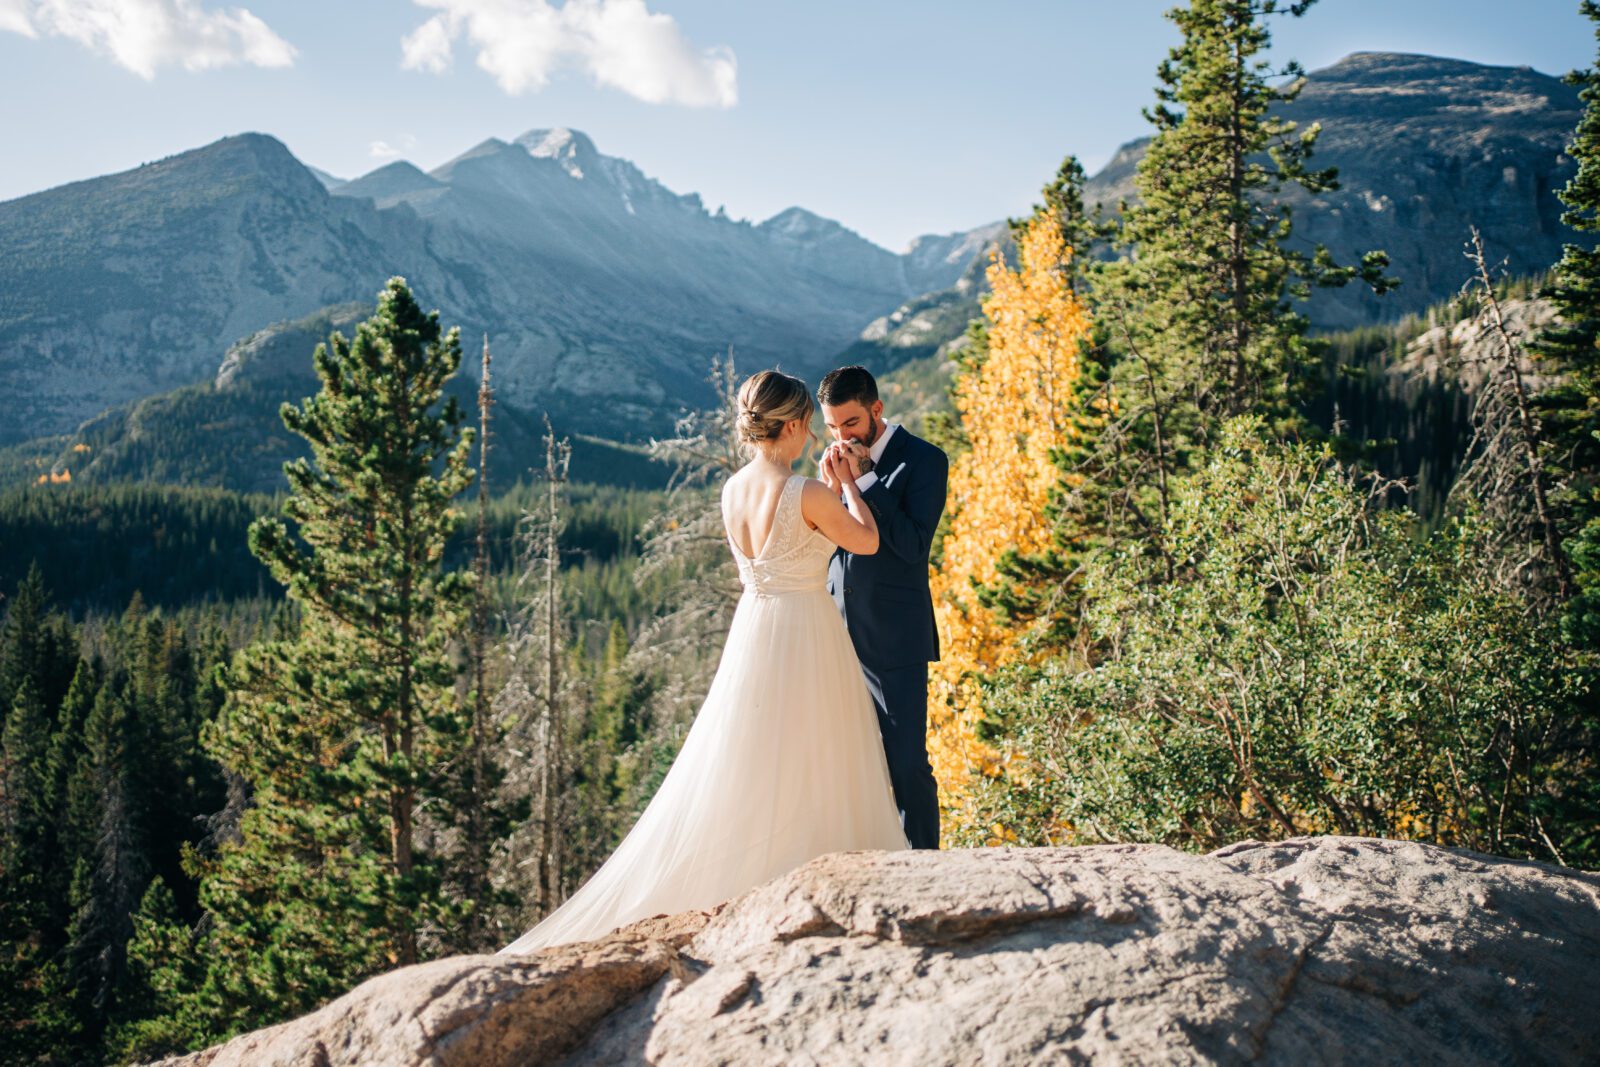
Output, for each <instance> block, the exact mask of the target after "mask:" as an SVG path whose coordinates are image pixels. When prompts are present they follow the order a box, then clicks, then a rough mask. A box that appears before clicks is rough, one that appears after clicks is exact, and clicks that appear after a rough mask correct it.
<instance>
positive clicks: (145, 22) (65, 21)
mask: <svg viewBox="0 0 1600 1067" xmlns="http://www.w3.org/2000/svg"><path fill="white" fill-rule="evenodd" d="M0 30H9V31H11V32H12V33H20V34H23V35H24V36H27V37H65V38H67V39H68V40H72V41H76V42H78V43H79V44H81V45H83V46H84V47H85V48H88V49H89V50H90V51H92V52H96V53H98V54H100V55H104V56H108V57H109V58H110V59H112V60H113V61H114V62H116V63H117V64H118V65H120V66H122V67H126V68H127V69H128V70H131V71H133V73H135V74H137V75H139V76H140V77H141V78H145V79H149V78H153V77H155V73H156V70H157V69H158V68H160V67H166V66H180V67H183V68H184V69H185V70H210V69H212V68H214V67H227V66H234V65H237V64H240V63H244V64H249V65H251V66H256V67H287V66H290V65H292V64H293V63H294V56H295V49H294V46H293V45H291V44H290V43H289V42H288V41H285V40H284V39H283V38H282V37H279V36H278V35H277V34H276V33H274V32H273V31H272V29H271V27H269V26H268V25H267V24H266V23H265V22H262V21H261V20H260V19H259V18H257V17H256V16H255V15H252V14H251V13H250V12H249V11H248V10H246V9H245V8H242V7H236V8H230V9H228V10H225V11H210V10H207V9H205V8H203V7H201V6H200V5H199V3H198V2H197V0H0Z"/></svg>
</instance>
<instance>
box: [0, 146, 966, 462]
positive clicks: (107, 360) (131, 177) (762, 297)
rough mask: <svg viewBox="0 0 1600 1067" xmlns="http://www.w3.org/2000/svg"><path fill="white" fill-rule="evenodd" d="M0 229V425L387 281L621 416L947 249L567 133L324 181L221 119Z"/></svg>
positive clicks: (197, 374) (822, 349) (71, 410)
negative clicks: (5, 403)
mask: <svg viewBox="0 0 1600 1067" xmlns="http://www.w3.org/2000/svg"><path fill="white" fill-rule="evenodd" d="M938 240H939V241H943V242H944V243H945V244H947V245H950V244H952V242H953V243H954V244H959V237H957V238H954V239H947V238H941V239H938ZM0 248H3V249H4V250H5V253H6V254H5V255H4V256H3V257H0V389H4V390H5V391H6V392H7V393H8V395H12V396H15V397H18V398H19V401H20V402H19V405H18V416H19V417H18V418H17V419H16V420H14V421H11V422H8V424H7V425H5V426H4V427H0V444H5V443H9V442H14V441H17V440H21V439H24V438H29V437H39V436H45V435H49V434H59V433H65V432H68V431H70V430H71V429H72V428H73V427H75V426H76V425H77V424H78V423H80V422H81V421H83V420H84V419H87V418H89V417H91V416H93V415H95V414H96V413H98V412H101V411H103V410H106V409H108V408H111V407H114V406H116V405H118V404H121V403H125V402H128V401H130V400H133V399H135V398H138V397H143V396H148V395H151V394H153V393H157V392H161V391H163V390H168V389H171V388H174V387H177V386H182V385H188V384H192V383H195V382H198V381H200V380H203V379H205V378H207V377H209V376H210V375H211V373H212V372H213V371H214V369H215V367H216V365H217V362H218V359H219V358H220V356H221V355H222V353H223V352H224V351H225V350H226V349H227V348H228V346H229V345H230V344H231V343H232V342H233V341H235V340H237V339H239V338H241V337H245V336H247V335H249V334H250V333H252V332H254V331H256V330H258V329H261V328H263V327H265V326H267V325H269V324H271V323H275V322H282V321H292V320H294V319H297V318H300V317H302V316H305V315H308V314H311V313H314V312H316V311H318V310H319V309H322V308H326V307H330V306H333V305H337V304H341V303H345V302H349V301H361V302H364V301H370V300H371V299H373V297H374V295H375V294H376V293H377V291H378V290H379V288H381V286H382V285H383V283H384V281H385V280H386V279H387V278H388V277H390V276H392V275H395V274H400V275H403V276H405V277H406V278H407V279H408V280H409V281H410V282H411V283H412V285H413V288H414V289H415V291H416V292H417V294H418V297H419V299H420V300H421V301H422V302H423V303H424V305H425V306H429V307H438V308H440V310H441V312H442V318H443V320H444V322H445V323H447V324H452V325H454V324H459V325H460V326H461V327H462V329H463V334H464V335H465V336H466V337H468V338H473V339H476V338H477V337H480V336H482V335H483V334H488V335H490V336H491V337H492V338H493V340H494V343H495V347H496V352H497V355H498V357H499V362H498V366H499V368H500V370H501V376H500V382H501V386H502V391H503V394H504V395H505V396H506V397H507V399H509V400H513V401H519V402H522V403H523V404H524V405H525V406H528V407H530V408H533V407H539V408H546V409H550V410H553V411H556V412H559V413H562V414H565V415H567V416H569V421H571V420H576V421H578V422H581V423H582V424H584V425H585V427H586V428H592V429H597V430H602V431H606V432H612V433H627V432H629V431H632V432H633V434H634V435H638V434H640V433H645V432H650V431H652V430H655V431H659V430H661V429H662V428H664V427H665V426H666V425H668V424H669V423H670V419H671V417H672V414H673V412H674V411H675V410H676V409H677V408H679V407H680V406H682V405H685V404H692V403H697V402H701V401H703V400H704V399H705V395H706V393H707V390H706V388H705V386H704V378H705V372H706V368H707V367H708V365H709V362H710V359H711V357H712V356H713V355H716V354H718V353H721V352H725V351H726V350H727V348H728V347H729V346H730V345H731V346H732V347H733V348H734V349H735V350H736V351H737V352H738V353H739V354H740V356H741V362H744V363H745V364H746V365H754V364H776V363H782V364H784V365H786V366H790V367H793V368H795V369H797V370H802V371H807V372H809V371H812V370H814V369H815V368H816V367H818V366H820V365H821V364H822V363H823V362H826V361H827V359H828V358H830V357H831V356H832V355H834V354H836V353H837V352H838V351H839V349H841V348H842V347H844V345H845V344H847V343H848V342H849V339H850V338H851V337H852V336H853V335H854V333H855V331H856V330H857V329H859V326H860V324H861V322H863V321H866V320H868V319H870V318H872V317H873V316H875V315H878V314H881V313H883V312H884V311H887V310H889V309H890V308H892V307H893V306H894V305H895V304H897V303H898V302H899V301H901V300H903V299H905V297H907V296H909V295H911V294H912V293H913V292H915V291H918V289H920V288H921V287H925V286H927V285H929V284H930V283H931V284H941V285H942V284H948V283H949V282H950V281H953V280H954V278H955V277H956V276H957V275H958V274H959V273H960V270H961V267H962V266H963V265H964V264H960V263H956V264H954V265H950V264H947V263H944V262H943V261H942V260H941V258H940V257H939V256H938V255H936V254H930V253H929V251H928V248H926V247H925V248H923V250H922V251H921V253H920V254H911V255H907V256H897V255H895V254H894V253H891V252H888V251H886V250H884V249H881V248H878V247H877V246H875V245H873V244H871V243H870V242H868V241H866V240H865V239H864V238H861V237H859V236H858V235H856V234H854V233H853V232H851V231H849V230H847V229H845V228H844V227H842V226H840V225H838V224H837V223H833V222H830V221H828V220H824V219H821V218H820V217H818V216H815V215H813V214H811V213H809V212H804V211H801V210H800V209H794V210H792V211H789V212H785V213H783V214H781V215H779V216H777V217H775V218H774V219H772V220H768V222H767V223H765V224H763V225H761V226H756V225H752V224H749V223H746V222H735V221H733V220H729V219H727V218H726V217H725V216H719V215H713V214H712V213H710V212H708V211H706V210H705V208H704V207H703V205H702V204H701V203H700V199H699V197H698V196H696V195H694V194H688V195H683V196H680V195H678V194H676V193H673V192H671V191H670V190H668V189H666V188H665V187H664V186H662V185H661V184H660V183H658V182H656V181H654V180H653V179H650V178H648V177H647V176H645V175H644V174H643V173H642V172H640V171H639V170H638V168H637V167H635V166H634V165H633V164H631V163H628V162H627V161H625V160H620V159H615V158H612V157H608V156H604V155H601V154H600V153H599V152H598V151H597V150H596V149H595V147H594V145H593V143H592V142H590V141H589V139H588V138H587V137H584V136H583V135H582V134H581V133H578V132H576V131H568V130H537V131H531V132H529V133H528V134H525V135H524V136H522V137H520V138H517V139H516V140H515V141H509V142H508V141H501V140H497V139H491V140H488V141H485V142H483V143H482V144H480V145H478V146H476V147H474V148H473V149H470V150H469V151H467V152H465V153H463V154H461V155H460V156H458V157H456V158H455V159H452V160H450V161H449V162H447V163H445V164H444V165H442V166H440V167H437V168H435V169H434V170H433V171H432V172H431V173H423V172H422V171H420V170H419V169H417V168H416V167H414V166H412V165H410V164H408V163H404V162H396V163H391V164H389V165H387V166H385V167H381V168H378V169H377V170H376V171H374V172H372V173H370V174H367V175H363V176H361V177H358V178H356V179H354V180H352V181H347V182H341V181H338V180H337V179H332V178H331V176H328V175H318V174H315V173H313V172H312V171H311V170H310V169H308V168H306V167H305V166H304V165H302V164H301V163H300V162H299V161H298V160H296V159H295V158H294V156H293V155H292V154H291V153H290V152H289V151H288V150H287V149H286V148H285V147H284V146H283V145H282V144H281V143H280V142H278V141H277V140H275V139H273V138H271V137H268V136H265V135H261V134H243V135H239V136H236V137H230V138H225V139H223V140H222V141H218V142H216V143H214V144H212V145H208V146H206V147H204V148H200V149H196V150H194V151H191V152H185V153H182V154H180V155H177V156H174V157H171V158H169V159H165V160H162V161H160V162H157V163H151V164H147V165H145V166H142V167H139V168H137V169H135V170H132V171H127V172H124V173H122V174H116V175H110V176H107V177H104V178H96V179H91V180H89V181H85V182H78V183H74V184H71V185H67V186H62V187H60V188H57V189H52V190H47V191H45V192H42V193H37V194H34V195H32V196H28V197H22V198H20V199H17V200H13V201H9V202H7V203H3V204H0ZM306 355H307V358H308V359H309V352H308V353H306Z"/></svg>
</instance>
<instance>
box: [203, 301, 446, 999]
mask: <svg viewBox="0 0 1600 1067" xmlns="http://www.w3.org/2000/svg"><path fill="white" fill-rule="evenodd" d="M314 360H315V365H316V371H317V375H318V377H319V378H320V379H321V382H322V391H321V392H320V393H319V394H318V395H316V396H314V397H312V398H310V399H308V400H307V401H306V402H305V403H304V404H303V405H302V406H301V407H299V408H296V407H294V406H292V405H285V406H284V408H283V419H284V423H285V425H286V426H288V427H289V429H291V430H293V431H294V432H295V433H297V434H299V435H300V436H302V437H304V438H305V439H306V440H307V442H309V444H310V448H311V453H312V457H311V459H310V460H309V461H308V460H306V459H300V460H297V461H295V462H292V463H289V464H286V465H285V468H284V472H285V474H286V475H287V477H288V480H289V484H290V487H291V490H292V491H291V494H290V496H289V497H288V499H287V500H286V501H285V503H284V505H283V513H284V516H285V517H286V518H288V519H289V520H290V521H292V522H293V523H294V524H295V526H296V531H295V533H294V534H291V533H290V531H289V529H288V527H287V526H285V524H284V523H283V522H282V521H279V520H277V519H261V520H258V521H257V522H256V523H255V524H254V525H252V527H251V530H250V544H251V550H252V552H254V553H255V554H256V555H257V556H258V557H259V558H260V559H261V560H262V561H263V562H265V563H266V564H267V566H268V567H269V568H270V570H271V572H272V574H273V576H274V577H275V578H277V579H278V580H279V581H280V582H282V583H283V584H284V585H285V586H286V587H287V593H288V595H289V597H290V598H291V599H292V600H293V601H294V602H296V603H297V604H298V605H299V606H300V608H301V611H302V617H301V623H300V628H299V631H298V633H297V634H296V635H294V636H293V637H290V638H282V639H278V640H272V641H267V642H263V643H261V644H258V645H256V646H253V647H252V648H250V649H249V650H247V651H246V652H245V653H243V654H241V655H240V657H239V658H238V660H237V661H236V662H235V664H234V666H233V667H232V668H231V671H230V683H231V690H232V691H231V699H230V703H229V705H228V707H227V708H226V710H225V712H224V714H223V716H222V718H221V719H220V720H219V726H218V728H217V729H215V730H212V731H209V733H210V749H211V751H212V752H213V753H214V754H215V755H216V757H217V758H218V759H219V760H220V761H221V762H222V764H223V765H224V766H225V767H226V768H227V769H228V770H230V771H232V772H233V773H235V774H237V775H239V776H240V778H241V779H242V780H243V781H244V782H245V783H247V784H248V787H249V789H250V790H251V794H252V795H251V807H250V808H249V810H247V811H246V812H245V813H244V814H243V816H242V818H241V821H240V825H239V836H238V838H237V840H235V841H232V842H229V843H226V844H224V845H223V846H222V847H221V849H220V851H219V853H218V854H217V856H216V857H215V858H213V859H212V860H210V861H208V862H205V863H204V864H202V865H200V866H199V868H198V869H199V870H200V871H201V872H202V873H203V875H204V884H203V886H202V890H201V902H202V904H203V906H204V907H205V908H206V909H207V910H208V911H209V912H211V913H212V916H213V919H214V920H215V926H214V928H213V934H212V936H211V939H210V944H209V945H208V951H209V952H210V953H211V956H212V959H213V960H214V962H215V963H216V967H215V968H214V969H213V979H212V981H213V982H214V984H215V985H216V986H217V987H218V990H219V991H220V992H219V994H218V997H219V1000H220V1001H221V1002H222V1003H223V1004H225V1005H226V1008H225V1010H226V1011H227V1013H228V1015H227V1018H226V1019H224V1020H222V1023H223V1025H224V1026H226V1027H237V1026H241V1025H258V1024H260V1023H261V1022H265V1021H269V1020H271V1019H276V1018H280V1017H282V1016H284V1015H288V1014H293V1013H295V1012H297V1011H301V1010H304V1009H305V1008H307V1007H309V1006H311V1005H313V1004H315V1003H317V1002H319V1001H321V1000H323V999H325V998H326V997H328V996H330V995H333V994H335V993H338V992H343V991H344V990H345V989H346V988H348V987H349V985H350V984H352V983H353V982H354V981H356V980H358V979H360V978H362V977H365V976H367V975H369V974H372V973H374V972H375V971H377V970H379V969H381V968H382V967H383V966H385V965H393V964H404V963H411V962H415V961H416V960H417V959H418V958H419V957H420V955H421V952H422V948H421V946H420V945H419V932H420V931H421V930H423V929H424V928H427V927H431V926H438V925H445V926H448V925H450V924H451V923H453V922H454V921H455V918H456V917H457V915H458V913H459V907H458V906H454V905H452V904H451V902H450V901H449V900H448V899H447V898H446V895H445V894H444V893H443V892H442V888H441V887H442V872H441V870H440V868H439V864H438V862H437V857H435V856H434V855H432V854H430V853H429V852H428V851H427V850H426V849H425V848H424V847H423V842H422V840H421V838H420V837H419V826H418V821H419V816H418V811H419V807H420V806H421V804H422V803H423V801H425V800H426V799H428V798H430V797H433V796H436V795H438V794H439V793H441V792H442V791H444V790H446V789H447V783H446V782H445V780H444V779H445V777H446V775H447V772H448V768H449V766H450V761H451V760H452V759H454V758H455V757H456V756H458V755H459V754H460V752H461V751H462V748H463V746H464V743H465V741H466V738H467V734H468V731H467V728H466V723H465V721H464V717H463V715H462V711H461V708H460V707H459V703H458V701H457V699H456V696H455V694H454V692H453V683H454V679H455V669H454V665H453V663H452V661H451V654H450V652H451V650H450V647H449V645H450V641H451V639H452V637H453V635H455V634H456V633H458V632H459V631H460V629H461V627H462V624H463V622H464V620H465V617H466V608H467V603H468V596H469V593H470V588H471V583H470V579H469V578H468V576H466V575H464V574H460V573H446V572H445V571H444V570H443V568H442V565H441V563H442V557H443V553H444V549H445V544H446V541H447V539H448V538H449V537H450V535H451V533H452V532H453V531H454V530H455V528H456V526H457V525H458V523H459V518H460V516H459V514H458V512H457V510H456V508H455V507H453V506H452V503H451V502H452V500H453V499H454V498H455V497H456V495H457V494H459V493H460V492H461V491H462V490H463V489H464V488H465V487H466V486H467V484H468V483H469V482H470V480H471V478H472V472H471V470H470V468H469V467H468V465H467V464H468V459H469V457H470V454H471V446H472V440H473V435H472V431H471V430H470V429H468V430H465V431H463V430H462V429H461V422H462V414H461V411H460V409H459V407H458V406H457V405H456V403H455V402H454V401H453V400H448V401H446V402H445V403H444V404H443V406H442V407H440V406H439V405H440V400H441V397H442V393H443V387H444V384H445V382H446V380H447V379H448V378H449V377H450V375H452V374H453V373H454V372H455V370H456V368H457V366H458V365H459V363H460V360H461V349H460V343H459V339H458V336H457V333H456V331H454V330H452V331H450V332H449V333H444V332H443V331H442V330H441V329H440V326H439V322H438V315H437V313H431V314H425V313H423V311H422V310H421V309H420V308H419V307H418V305H417V303H416V302H415V300H414V299H413V297H412V295H411V292H410V290H409V289H408V288H407V286H406V284H405V282H404V280H403V279H399V278H394V279H391V280H390V282H389V283H388V285H387V286H386V288H385V289H384V290H383V292H382V293H381V294H380V296H379V301H378V307H377V311H376V313H375V314H374V315H373V317H372V318H370V319H368V320H367V321H366V322H364V323H362V324H361V325H360V326H359V327H358V329H357V332H356V336H355V338H354V339H353V340H352V341H347V340H345V338H344V337H342V336H341V335H339V334H338V333H335V334H333V335H332V336H331V337H330V339H329V341H328V343H327V344H326V345H324V346H319V347H318V349H317V351H316V353H315V357H314Z"/></svg>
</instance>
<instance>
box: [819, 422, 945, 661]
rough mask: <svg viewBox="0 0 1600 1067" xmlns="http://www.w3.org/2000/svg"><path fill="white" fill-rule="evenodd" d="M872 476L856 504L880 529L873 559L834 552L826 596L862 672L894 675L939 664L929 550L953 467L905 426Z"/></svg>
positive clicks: (941, 454)
mask: <svg viewBox="0 0 1600 1067" xmlns="http://www.w3.org/2000/svg"><path fill="white" fill-rule="evenodd" d="M902 464H903V465H904V466H902ZM874 470H876V472H877V474H878V480H877V482H876V483H875V484H874V485H873V486H872V488H870V489H868V490H867V491H866V492H864V493H862V494H861V498H862V499H863V500H864V501H866V503H867V506H868V507H870V508H871V509H872V515H873V518H874V519H876V520H877V523H878V551H877V552H876V553H874V554H873V555H870V556H858V555H856V554H855V553H853V552H846V551H844V550H843V549H839V550H838V551H836V552H835V553H834V554H833V559H832V560H830V561H829V562H828V592H829V593H831V594H832V595H833V601H834V603H835V604H837V605H838V606H839V611H840V613H841V614H842V615H843V616H844V622H845V627H846V628H847V629H848V630H849V631H850V640H851V641H852V642H853V643H854V644H855V646H856V655H857V656H858V657H859V658H860V660H861V663H862V665H863V666H866V667H869V668H873V669H875V670H892V669H894V668H896V667H909V666H911V665H912V664H916V663H927V662H929V661H931V660H936V659H938V658H939V631H938V629H937V628H936V627H935V625H934V621H933V596H932V594H931V593H929V591H928V550H929V549H930V548H931V546H932V544H933V532H934V530H935V529H936V528H937V527H938V525H939V516H940V515H942V514H943V513H944V497H945V485H946V483H947V482H948V480H949V474H950V460H949V459H948V458H947V457H946V456H945V454H944V452H943V450H941V449H940V448H939V447H938V446H937V445H932V444H929V443H928V442H927V441H924V440H923V439H922V438H920V437H916V436H914V435H912V433H911V431H909V430H907V429H906V428H905V427H904V426H902V427H900V428H899V429H897V430H895V432H894V435H893V436H892V437H890V438H889V441H888V443H887V444H886V445H885V446H884V450H883V458H882V459H880V460H879V461H878V463H877V466H876V467H875V468H874Z"/></svg>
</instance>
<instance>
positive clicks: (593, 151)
mask: <svg viewBox="0 0 1600 1067" xmlns="http://www.w3.org/2000/svg"><path fill="white" fill-rule="evenodd" d="M514 143H515V144H519V145H521V146H522V147H523V148H525V149H527V152H528V155H530V156H532V157H533V158H535V159H553V160H555V161H556V162H557V163H559V164H560V165H561V169H562V170H564V171H566V172H567V173H568V174H570V175H572V176H573V177H574V178H582V177H585V176H586V175H587V174H591V173H594V172H595V171H596V170H597V168H598V164H599V161H600V152H599V150H598V149H597V148H595V146H594V142H593V141H591V140H590V139H589V135H588V134H586V133H584V132H583V131H582V130H573V129H568V128H567V127H565V126H557V127H554V128H553V129H548V130H529V131H528V132H527V133H525V134H523V135H522V136H521V137H518V138H517V139H516V141H515V142H514Z"/></svg>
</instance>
